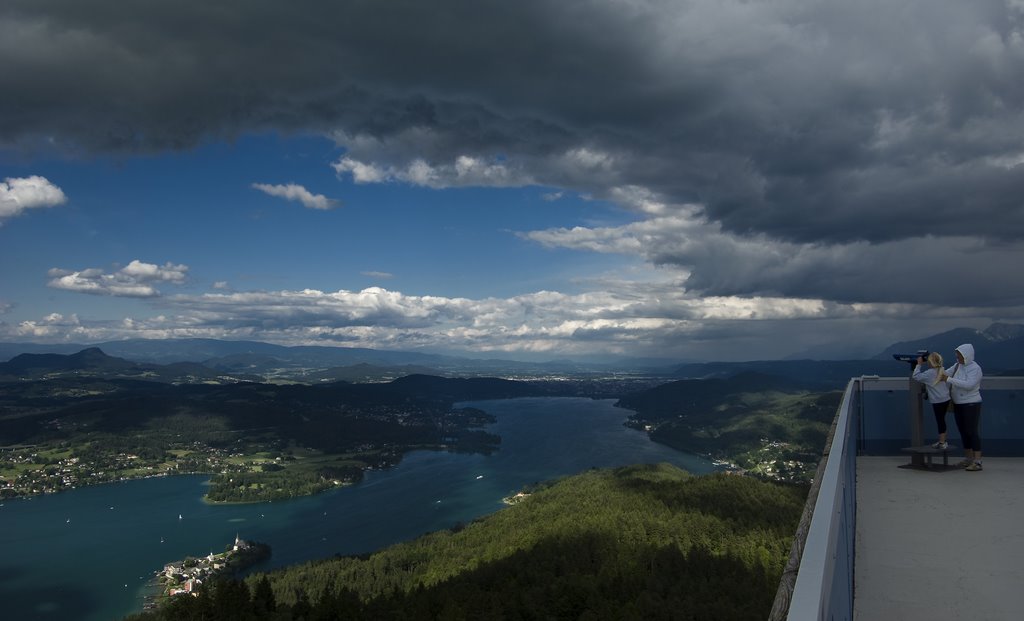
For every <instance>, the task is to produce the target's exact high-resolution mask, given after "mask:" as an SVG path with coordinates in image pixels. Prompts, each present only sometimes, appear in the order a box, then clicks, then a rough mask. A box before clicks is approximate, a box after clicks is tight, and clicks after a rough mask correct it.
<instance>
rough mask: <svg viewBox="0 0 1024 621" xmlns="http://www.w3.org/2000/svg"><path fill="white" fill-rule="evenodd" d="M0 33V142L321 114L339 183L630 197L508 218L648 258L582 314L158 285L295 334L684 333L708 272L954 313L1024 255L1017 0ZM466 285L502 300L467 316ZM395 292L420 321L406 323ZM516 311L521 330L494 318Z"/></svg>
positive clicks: (1012, 303)
mask: <svg viewBox="0 0 1024 621" xmlns="http://www.w3.org/2000/svg"><path fill="white" fill-rule="evenodd" d="M0 59H2V60H0V74H2V75H3V76H4V83H5V90H8V92H11V93H17V94H18V97H7V98H0V148H4V149H7V150H10V151H14V152H20V153H43V154H46V153H52V152H54V151H56V152H58V153H62V154H65V155H68V154H70V155H69V156H70V157H77V156H82V157H89V156H92V155H97V154H99V155H105V156H113V157H132V156H133V155H135V154H140V153H154V152H163V151H178V150H184V149H188V148H191V147H194V146H195V145H200V144H205V143H209V142H216V141H230V140H234V139H236V138H237V137H239V136H244V135H247V134H253V133H265V132H280V133H284V134H288V133H295V134H307V133H312V134H319V135H324V136H328V137H330V139H331V140H333V141H334V142H335V144H337V145H338V147H339V148H340V149H341V150H342V151H343V154H342V155H341V156H339V157H336V158H335V159H333V160H332V161H330V162H324V163H318V164H317V165H322V166H330V167H331V168H333V170H334V172H335V173H336V174H337V175H338V177H339V178H340V179H344V180H350V181H351V182H354V183H356V184H361V185H376V184H403V185H407V186H412V187H422V188H425V189H431V190H443V189H449V188H466V187H485V188H515V187H522V186H537V187H539V188H543V189H545V190H547V194H546V196H545V199H546V200H550V201H551V203H552V204H553V205H554V204H556V203H557V201H558V200H559V199H560V197H562V196H563V193H565V192H568V193H572V194H573V195H575V196H582V197H585V198H586V199H587V200H590V201H592V202H594V203H595V204H596V203H603V204H607V203H610V204H613V205H616V206H617V207H619V208H621V209H622V210H624V211H626V212H628V213H629V214H630V216H629V217H630V218H631V222H628V223H626V224H621V223H618V224H612V225H607V224H602V223H597V222H585V221H582V222H579V223H578V224H576V225H574V226H567V227H552V228H534V229H531V228H529V227H522V228H520V229H519V230H517V231H516V234H518V235H519V237H520V238H521V239H523V240H526V241H528V242H530V243H535V244H539V245H541V246H544V247H546V248H550V249H555V250H572V251H576V252H581V253H597V254H602V255H615V256H621V257H628V258H632V259H634V260H636V261H638V262H639V263H642V264H645V265H647V266H649V267H650V268H651V269H652V270H654V273H655V274H657V275H658V276H657V278H656V282H658V283H659V284H658V286H657V287H654V288H653V289H659V291H653V290H652V291H648V292H646V293H642V292H641V290H642V289H643V287H642V286H640V285H639V284H638V283H634V285H636V286H635V287H633V288H631V287H629V286H628V285H627V283H625V282H620V283H618V284H617V285H616V287H618V288H617V289H615V290H612V289H607V288H595V289H594V290H593V293H592V295H593V296H595V297H596V298H601V301H600V302H598V303H595V306H594V308H593V309H592V310H591V311H590V315H589V316H587V313H585V312H583V311H582V310H580V315H579V316H575V317H574V316H572V314H571V313H570V314H567V315H566V316H564V317H560V318H559V320H558V321H552V322H550V323H544V322H540V323H537V324H534V323H532V321H533V320H530V321H527V320H526V319H525V318H524V317H521V316H519V315H518V314H517V313H518V312H523V311H513V310H509V309H511V308H524V307H523V306H521V305H522V304H524V302H523V300H527V299H531V296H532V297H540V298H543V296H544V295H547V294H548V293H549V292H544V291H533V292H529V293H523V295H522V296H510V297H508V298H505V299H502V300H489V299H487V298H485V297H481V298H480V299H474V300H460V299H457V298H449V297H446V296H438V299H443V302H438V305H437V306H434V305H433V302H428V301H427V300H429V299H430V296H415V295H411V294H408V293H401V292H387V293H388V295H385V293H383V292H384V291H385V290H379V291H375V292H373V293H372V294H366V292H365V291H364V292H360V293H347V292H343V291H338V292H336V293H334V294H331V293H323V294H320V295H316V296H313V298H315V299H316V300H317V302H316V303H315V304H312V305H311V304H308V302H309V301H310V299H309V297H308V295H305V294H302V293H301V290H291V291H289V290H285V289H284V288H282V289H280V290H277V291H266V292H250V293H243V292H231V293H223V294H213V293H211V294H203V295H187V296H186V297H182V298H175V297H174V296H167V295H163V296H160V303H161V304H165V305H168V306H170V307H173V308H174V309H175V310H176V311H178V312H180V313H181V316H185V315H188V316H189V317H193V316H194V317H202V318H203V319H202V320H196V321H197V323H198V324H200V325H205V324H204V322H205V321H209V322H214V321H215V320H214V319H211V317H214V318H216V317H221V315H222V314H223V317H227V316H228V315H231V316H236V315H237V316H239V317H242V318H243V319H242V320H240V321H241V324H244V323H245V322H246V320H245V319H244V318H246V317H248V318H250V319H253V320H255V318H261V320H262V322H263V323H260V324H259V325H262V326H263V327H264V328H265V329H268V330H280V333H278V332H274V334H278V336H279V338H280V339H284V338H286V336H287V333H288V330H289V328H288V327H287V326H283V325H282V326H273V327H272V328H271V327H269V326H270V323H273V318H274V317H275V316H276V317H278V318H279V319H282V320H283V318H290V320H291V321H293V327H295V329H296V330H297V331H298V332H302V331H303V330H306V331H307V332H305V333H303V334H302V335H301V336H298V335H295V337H294V338H295V339H296V340H302V339H305V340H310V339H315V338H317V335H316V334H314V332H316V331H318V330H319V331H320V332H319V333H318V334H320V335H321V336H322V335H324V334H333V335H334V337H337V338H338V339H339V341H344V340H345V339H346V338H350V337H351V338H353V339H354V340H356V341H359V342H360V344H361V345H365V344H366V343H367V342H370V341H372V339H374V338H379V339H381V342H382V343H388V344H390V345H391V346H400V345H401V343H400V342H399V341H401V339H402V338H407V339H408V343H409V344H410V345H423V344H424V343H426V342H427V341H431V342H434V343H437V342H441V341H442V340H443V339H451V344H452V346H453V347H455V346H457V347H466V348H472V347H483V346H487V347H493V348H495V349H509V350H513V349H515V348H517V347H519V348H522V349H524V350H529V349H530V348H534V349H537V348H545V347H551V349H552V351H556V350H557V348H558V347H562V348H569V349H572V348H573V347H575V345H570V343H578V344H579V347H580V348H585V347H589V346H592V344H593V341H590V340H589V339H591V338H593V339H604V342H605V343H607V346H608V347H609V348H612V349H614V348H616V347H618V346H619V344H618V341H617V340H616V339H626V340H628V338H627V337H623V336H621V335H619V334H617V333H615V331H617V330H624V331H625V332H624V333H625V334H631V335H634V336H636V335H638V334H641V333H643V334H644V335H645V336H643V337H642V338H643V339H644V340H645V341H649V342H650V343H649V345H648V349H650V348H653V347H654V346H655V345H656V343H657V340H658V336H657V335H658V334H665V335H672V337H673V338H677V339H682V340H685V339H690V338H696V339H699V338H702V337H701V329H702V328H704V329H707V330H708V333H709V334H710V333H712V332H713V331H714V330H715V329H716V328H715V326H716V325H717V324H716V322H718V321H725V320H726V318H725V317H724V316H723V317H718V316H714V313H709V312H708V311H706V310H701V311H699V312H698V311H694V309H695V308H700V309H706V308H710V307H713V306H714V302H713V301H714V300H728V303H727V304H725V305H723V306H722V308H725V307H728V308H730V309H737V308H739V309H742V308H746V309H747V310H746V313H747V314H746V315H745V317H746V318H747V319H749V318H750V317H758V318H759V319H760V320H762V324H761V325H762V326H763V328H764V329H765V330H766V331H771V332H772V333H779V334H782V333H784V332H785V330H784V329H781V328H779V327H778V325H776V324H772V323H770V322H776V321H778V322H782V321H784V320H785V319H786V318H789V319H792V320H793V321H794V322H796V321H797V320H799V321H812V320H821V319H826V318H828V319H834V320H837V321H838V320H840V319H844V320H848V321H852V318H853V317H856V318H857V321H858V322H861V321H863V322H867V321H869V320H870V319H872V318H874V319H876V320H878V321H883V320H892V321H897V320H898V318H897V317H896V315H897V314H898V313H899V312H909V313H914V314H916V316H922V317H931V318H938V317H941V316H946V317H954V316H955V317H959V318H961V319H962V320H963V321H964V322H966V323H971V322H973V323H979V322H981V321H983V320H989V319H992V320H1005V319H1015V318H1016V319H1019V318H1020V317H1021V315H1020V310H1021V308H1024V288H1021V287H1020V286H1019V284H1018V280H1019V279H1018V277H1017V276H1016V274H1014V271H1015V270H1014V269H1007V266H1019V265H1024V242H1022V241H1021V240H1022V239H1024V199H1022V197H1024V143H1022V141H1021V139H1020V137H1021V136H1024V80H1022V79H1021V77H1022V76H1024V2H1022V1H1021V0H979V1H977V2H962V1H960V0H907V1H904V2H898V3H893V2H888V1H885V0H867V1H865V2H856V3H841V2H834V1H830V0H767V1H764V2H746V1H741V0H694V1H691V2H677V1H673V0H616V1H612V0H566V1H564V2H542V1H540V0H524V1H522V2H513V3H508V2H497V1H494V0H447V1H445V2H443V3H441V4H430V3H422V2H414V1H412V0H394V1H391V2H360V3H336V2H326V1H318V2H311V3H308V6H304V7H303V10H299V9H297V8H295V7H294V6H290V5H286V4H282V3H278V2H271V1H270V0H246V1H243V0H229V1H224V2H218V3H215V5H211V4H210V3H209V2H205V1H204V2H200V1H198V0H181V1H179V2H176V3H174V4H165V3H130V4H127V5H126V4H124V3H122V2H114V1H113V0H96V1H94V2H91V3H89V8H88V10H85V9H83V8H82V7H81V5H80V3H77V2H74V1H73V0H8V1H7V2H5V3H4V4H3V5H2V6H0ZM58 85H59V86H58ZM69 94H71V96H69ZM43 181H45V179H43ZM7 183H8V184H10V183H11V179H8V180H7ZM251 187H252V188H255V189H257V190H259V191H260V192H263V193H265V194H268V195H271V196H275V197H280V198H284V199H286V200H289V201H297V202H299V203H300V204H302V205H304V206H305V207H307V208H309V209H312V210H317V211H321V210H328V209H331V208H333V207H336V206H337V205H338V204H340V203H339V200H338V199H334V198H328V196H329V195H331V194H332V193H328V195H324V194H317V193H315V192H313V191H311V190H307V189H306V187H305V186H304V185H302V184H301V183H291V182H289V183H287V184H272V183H253V184H252V186H251ZM12 188H13V185H12V186H0V223H2V222H3V218H4V217H7V216H10V215H16V214H17V213H18V211H17V210H16V209H15V208H14V207H11V206H10V205H13V204H14V203H10V201H9V200H8V202H7V203H5V202H4V201H5V200H7V199H5V198H4V196H5V195H4V194H3V193H4V192H6V193H8V194H11V193H12V192H13V189H12ZM54 188H56V186H54ZM56 191H57V192H60V190H59V188H56ZM62 197H63V195H61V197H57V196H56V195H51V196H50V197H49V198H48V199H47V201H45V202H46V203H47V204H50V205H56V204H61V203H63V202H64V199H63V198H62ZM58 198H60V200H58ZM346 204H347V202H346ZM5 205H7V206H5ZM341 211H345V210H341ZM0 230H2V229H0ZM123 258H125V257H122V258H121V259H123ZM160 260H161V261H166V260H167V257H160ZM178 260H180V261H183V262H184V263H189V262H190V260H189V259H188V258H187V257H184V256H183V257H179V259H178ZM154 267H156V266H155V264H154ZM178 267H184V266H176V265H174V264H173V263H171V262H170V261H168V262H167V264H166V265H165V266H164V267H162V268H159V270H161V271H162V270H170V271H171V272H173V271H174V270H175V268H178ZM125 269H127V268H125ZM185 269H187V268H185ZM64 270H65V271H63V272H60V273H57V272H55V273H54V274H53V275H51V281H50V286H51V287H54V288H61V289H64V290H73V291H79V292H85V293H101V294H107V295H119V296H134V297H138V298H154V301H155V298H157V296H158V295H159V292H158V291H157V290H156V289H155V288H153V285H154V284H155V283H156V282H159V280H160V279H159V278H156V277H155V276H154V277H142V275H139V274H135V275H133V274H128V273H125V272H123V270H122V271H120V272H112V273H105V272H102V271H89V270H88V269H86V268H83V267H75V266H69V267H67V268H64ZM179 271H180V273H181V274H182V277H184V276H183V275H184V271H183V270H179ZM390 271H391V270H388V271H384V270H376V271H374V272H372V273H380V274H382V275H383V274H387V273H388V272H390ZM164 281H165V282H175V281H174V280H173V279H169V278H168V279H164ZM116 287H121V289H116ZM662 288H663V289H664V290H663V291H661V290H660V289H662ZM627 291H628V293H627ZM342 293H345V295H342ZM367 295H368V297H369V298H370V299H372V300H374V306H373V308H374V309H375V311H374V312H370V311H365V312H367V313H369V314H368V315H367V316H371V317H374V321H376V322H377V323H373V322H370V321H366V322H363V323H359V322H357V324H358V325H359V326H360V328H359V329H360V330H363V332H362V333H360V332H358V331H356V328H355V325H356V324H351V325H349V324H346V321H347V320H346V319H345V318H346V317H348V318H349V319H351V318H352V317H357V316H360V315H359V314H360V313H361V312H364V311H363V310H360V309H363V306H362V302H358V301H356V299H357V298H358V299H362V298H361V297H359V296H364V297H366V296H367ZM554 295H561V296H564V299H563V300H560V301H559V302H558V304H568V305H569V307H574V306H576V304H577V302H578V301H579V299H580V298H578V297H577V294H570V293H556V294H554ZM633 295H638V296H640V298H639V300H638V301H637V302H636V303H635V304H634V303H633V302H626V301H625V300H627V299H632V298H631V297H630V296H633ZM240 296H250V298H243V297H240ZM261 296H264V297H261ZM338 296H341V298H342V299H343V301H342V302H339V301H338V300H337V299H336V298H337V297H338ZM396 296H397V298H399V299H400V300H402V301H403V302H402V303H398V302H396V301H395V297H396ZM256 298H259V301H257V300H256ZM243 300H247V301H245V302H243ZM708 300H711V301H712V302H708ZM385 301H387V302H385ZM592 301H593V300H587V301H586V303H589V302H592ZM8 302H10V300H8ZM250 302H251V305H250ZM264 303H265V304H266V306H264ZM405 303H408V305H405ZM338 304H341V305H342V306H344V308H345V309H346V310H341V306H338ZM391 304H397V306H396V307H394V308H392V307H391ZM581 304H583V305H584V306H585V303H581ZM488 305H495V306H497V307H500V308H501V309H502V310H500V311H494V315H493V317H494V318H495V319H494V320H493V321H491V319H488V317H492V315H489V314H488V311H487V310H486V308H485V307H487V306H488ZM517 305H518V306H517ZM242 306H244V310H241V307H242ZM526 306H528V307H530V308H531V309H534V310H536V309H538V308H541V307H543V305H539V306H538V305H537V304H536V303H534V302H531V303H529V304H526ZM186 307H187V308H191V309H192V310H193V311H194V315H193V314H190V313H185V312H184V310H185V309H186ZM611 308H617V309H620V310H618V311H615V312H612V311H610V310H609V309H611ZM621 308H629V309H631V310H630V311H628V312H626V311H622V310H621ZM227 309H232V310H231V311H230V312H229V311H228V310H227ZM259 309H263V310H259ZM638 309H642V310H638ZM823 309H824V310H823ZM897 309H898V310H897ZM730 312H731V311H730ZM324 313H325V314H324ZM375 313H376V314H375ZM609 313H610V314H611V315H612V316H614V317H613V318H609V317H606V315H608V314H609ZM790 313H791V314H792V316H790ZM728 314H729V313H724V312H723V315H728ZM223 317H221V318H223ZM397 318H400V319H401V320H400V321H399V320H398V319H397ZM389 320H394V323H395V325H393V326H392V325H391V323H390V322H389ZM950 320H951V321H952V320H953V319H950ZM39 321H40V325H42V323H43V320H39ZM419 321H424V322H428V323H430V322H434V323H430V325H431V326H434V327H432V328H430V330H432V331H435V332H437V334H436V335H435V337H434V338H433V339H426V337H423V336H422V334H420V333H419V332H417V330H420V329H426V324H422V325H421V324H419V323H418V322H419ZM602 321H606V322H610V323H602ZM645 322H647V323H645ZM186 323H187V322H186ZM241 324H240V325H238V326H235V327H234V328H233V329H237V330H239V332H237V334H242V335H243V336H244V334H245V330H246V329H251V330H252V331H253V332H250V333H249V334H250V336H251V335H252V334H254V333H255V330H256V327H255V325H253V326H249V327H248V328H245V329H243V326H242V325H241ZM210 325H212V323H211V324H210ZM375 325H377V326H381V328H380V330H379V331H376V332H374V327H373V326H375ZM525 325H530V326H533V327H535V328H536V330H537V331H536V333H535V334H534V337H535V341H530V340H529V339H526V338H523V339H520V340H519V341H517V340H516V339H515V338H513V337H512V336H510V335H509V334H510V332H509V331H514V330H515V329H516V326H518V327H519V328H520V329H525V328H523V326H525ZM790 325H791V326H793V327H794V329H795V326H796V325H797V323H793V324H790ZM934 325H940V324H938V323H936V324H934ZM403 326H404V328H402V327H403ZM437 326H445V327H444V328H443V329H442V328H438V327H437ZM185 327H187V326H185V324H182V328H183V329H184V328H185ZM570 327H571V328H572V334H573V335H574V336H573V337H572V338H561V337H559V338H554V337H551V335H552V334H560V333H561V332H560V331H567V330H569V328H570ZM399 328H402V329H404V330H406V331H402V330H400V329H399ZM392 329H394V330H395V331H394V332H391V330H392ZM744 329H746V327H744V328H739V327H738V328H737V330H740V331H742V330H744ZM26 330H27V332H29V333H31V332H33V330H34V328H32V327H29V328H26ZM154 330H157V332H159V328H154ZM346 330H347V332H345V333H344V334H342V332H344V331H346ZM473 330H479V331H480V334H481V335H482V334H484V332H488V333H490V334H491V335H492V337H493V340H492V341H488V342H487V343H484V342H483V341H484V338H483V336H481V337H480V338H479V339H478V340H474V337H473ZM332 331H333V332H332ZM531 331H532V328H531ZM371 332H372V334H371ZM154 333H156V332H154ZM354 335H358V336H354ZM549 337H550V338H549ZM765 338H767V337H765ZM622 349H623V351H625V350H626V349H627V348H626V347H625V346H623V347H622Z"/></svg>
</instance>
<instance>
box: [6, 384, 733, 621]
mask: <svg viewBox="0 0 1024 621" xmlns="http://www.w3.org/2000/svg"><path fill="white" fill-rule="evenodd" d="M613 403H614V401H613V400H599V401H595V400H590V399H576V398H527V399H507V400H496V401H479V402H466V403H461V404H459V405H460V406H471V407H477V408H480V409H482V410H485V411H487V412H489V413H491V414H493V415H494V416H496V417H497V423H495V424H493V425H490V426H488V428H487V430H488V431H490V432H492V433H496V434H498V435H500V436H501V440H502V441H501V446H500V449H499V450H498V451H497V452H495V453H494V454H492V455H488V456H485V455H470V454H459V453H443V452H436V451H416V452H413V453H410V454H408V455H406V456H405V458H404V459H403V460H402V462H401V463H400V464H399V465H398V466H396V467H394V468H392V469H390V470H383V471H370V472H367V473H366V476H365V478H364V479H363V481H362V482H361V483H359V484H358V485H353V486H350V487H345V488H341V489H337V490H333V491H330V492H325V493H323V494H318V495H316V496H311V497H307V498H299V499H295V500H289V501H283V502H274V503H260V504H245V505H210V504H207V503H204V502H203V500H202V496H203V493H204V491H205V485H206V482H207V481H208V479H209V477H207V476H175V477H159V478H152V479H143V480H135V481H125V482H121V483H113V484H106V485H97V486H92V487H86V488H81V489H76V490H71V491H68V492H63V493H60V494H53V495H48V496H43V497H36V498H31V499H19V500H8V501H5V502H3V503H2V504H0V606H2V609H3V611H4V614H3V617H4V618H6V619H19V620H21V619H26V620H27V619H45V620H53V621H57V620H60V621H65V620H80V621H111V620H112V619H120V618H121V617H123V616H124V615H127V614H130V613H132V612H136V611H138V610H140V609H141V605H142V597H143V595H144V594H145V593H146V592H147V589H146V583H147V582H148V581H149V580H150V578H151V577H152V575H153V572H154V571H157V570H159V569H161V568H162V567H163V565H164V564H166V563H169V562H171V561H175V560H180V559H182V558H184V557H185V556H205V555H207V554H209V553H210V552H221V551H223V550H224V548H225V546H227V545H229V544H231V543H233V542H234V539H235V535H236V534H237V535H239V536H241V538H242V539H247V540H255V541H262V542H265V543H267V544H269V545H270V546H271V548H272V549H273V556H272V558H271V559H270V560H268V561H267V562H265V563H263V564H261V565H259V566H258V567H256V569H261V570H262V569H270V568H274V567H279V566H282V565H287V564H291V563H298V562H303V561H307V560H311V559H315V558H322V557H327V556H332V555H334V554H354V553H361V552H369V551H372V550H376V549H378V548H381V547H384V546H387V545H390V544H392V543H396V542H399V541H404V540H407V539H411V538H414V537H417V536H419V535H422V534H423V533H426V532H430V531H434V530H439V529H444V528H449V527H451V526H453V525H455V524H457V523H459V522H469V521H471V520H473V519H474V518H477V517H479V516H482V515H486V514H488V513H492V512H494V511H496V510H498V509H501V508H502V507H503V506H504V504H503V503H502V501H501V500H502V498H504V497H505V496H508V495H509V494H512V493H515V492H516V491H518V490H519V489H521V488H522V487H523V486H524V485H528V484H530V483H534V482H537V481H543V480H547V479H551V478H555V477H560V476H565V475H569V474H574V473H577V472H580V471H583V470H586V469H588V468H591V467H597V468H605V467H611V466H621V465H626V464H632V463H655V462H662V461H664V462H669V463H673V464H675V465H677V466H680V467H682V468H685V469H686V470H689V471H690V472H694V473H697V474H703V473H707V472H711V471H713V470H714V469H715V468H714V466H713V465H712V464H711V463H710V462H709V461H707V460H705V459H702V458H700V457H697V456H695V455H689V454H686V453H681V452H678V451H675V450H672V449H670V448H668V447H665V446H662V445H659V444H655V443H653V442H651V441H650V440H649V439H648V438H647V435H646V434H644V433H642V432H639V431H636V430H633V429H629V428H627V427H625V426H623V424H622V423H623V422H624V421H625V419H626V417H627V416H628V415H629V413H630V412H629V411H628V410H623V409H621V408H616V407H614V406H613Z"/></svg>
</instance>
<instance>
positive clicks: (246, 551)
mask: <svg viewBox="0 0 1024 621" xmlns="http://www.w3.org/2000/svg"><path fill="white" fill-rule="evenodd" d="M268 558H270V546H268V545H267V544H265V543H259V542H255V541H245V540H243V539H241V538H240V537H239V536H238V535H235V542H234V544H232V545H230V546H228V547H227V549H226V550H225V551H224V552H221V553H220V554H214V553H212V552H211V553H210V554H209V555H207V556H204V557H191V556H189V557H185V559H184V560H181V561H175V562H173V563H168V564H166V565H164V568H163V569H161V570H159V571H157V572H156V574H155V583H156V584H157V585H158V586H159V587H160V592H159V593H158V594H157V595H155V596H154V598H153V599H152V600H150V601H147V602H146V608H153V607H156V606H159V605H160V604H161V603H162V602H164V601H166V600H168V599H170V598H172V597H176V596H178V595H185V594H189V595H197V594H198V589H199V587H201V586H202V585H203V584H204V583H206V582H209V581H210V580H212V579H214V578H216V577H218V576H233V575H235V574H238V573H239V572H241V571H243V570H245V569H247V568H249V567H251V566H253V565H255V564H256V563H259V562H260V561H263V560H265V559H268Z"/></svg>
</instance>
